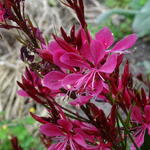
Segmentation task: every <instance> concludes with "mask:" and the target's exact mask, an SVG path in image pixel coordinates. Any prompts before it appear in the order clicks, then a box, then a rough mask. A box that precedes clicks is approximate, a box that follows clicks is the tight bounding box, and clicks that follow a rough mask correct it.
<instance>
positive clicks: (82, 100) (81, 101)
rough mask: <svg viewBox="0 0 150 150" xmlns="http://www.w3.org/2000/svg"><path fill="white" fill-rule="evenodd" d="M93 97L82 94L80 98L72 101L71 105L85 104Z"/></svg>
mask: <svg viewBox="0 0 150 150" xmlns="http://www.w3.org/2000/svg"><path fill="white" fill-rule="evenodd" d="M91 98H92V96H80V97H79V98H76V99H75V100H73V101H72V102H70V104H71V105H79V106H81V105H84V104H86V103H87V102H89V100H90V99H91Z"/></svg>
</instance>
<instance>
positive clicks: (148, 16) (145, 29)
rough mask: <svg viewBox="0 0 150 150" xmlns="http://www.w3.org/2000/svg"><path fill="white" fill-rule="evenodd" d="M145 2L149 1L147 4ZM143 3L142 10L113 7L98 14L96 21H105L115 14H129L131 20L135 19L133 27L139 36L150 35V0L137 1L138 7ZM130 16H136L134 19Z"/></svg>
mask: <svg viewBox="0 0 150 150" xmlns="http://www.w3.org/2000/svg"><path fill="white" fill-rule="evenodd" d="M132 2H133V1H132ZM135 2H136V1H135V0H134V3H135ZM145 2H147V3H146V4H145ZM134 3H133V4H134ZM130 4H131V3H130ZM133 4H132V5H133ZM144 4H145V5H144ZM142 5H144V6H143V7H142V8H141V10H128V9H112V10H110V11H107V12H105V13H103V14H101V15H100V16H98V17H97V19H96V22H98V23H104V21H105V20H106V19H108V18H109V17H110V16H112V15H114V14H119V15H124V16H127V18H128V19H131V22H132V21H133V23H132V29H133V31H134V32H136V33H137V34H138V36H139V37H142V36H145V35H148V34H150V11H149V8H150V0H149V1H146V0H140V2H138V3H137V6H138V7H139V6H142ZM137 6H136V7H137ZM130 16H135V18H134V19H133V18H132V17H130ZM121 24H122V23H121ZM126 25H128V23H126ZM126 27H127V28H126V29H127V30H129V28H130V27H131V26H126Z"/></svg>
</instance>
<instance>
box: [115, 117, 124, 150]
mask: <svg viewBox="0 0 150 150" xmlns="http://www.w3.org/2000/svg"><path fill="white" fill-rule="evenodd" d="M116 120H117V127H118V132H119V136H120V138H121V146H122V148H123V149H124V150H126V145H125V144H124V143H123V139H122V135H121V130H120V125H119V118H118V117H117V118H116Z"/></svg>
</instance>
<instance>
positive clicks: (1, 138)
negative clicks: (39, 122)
mask: <svg viewBox="0 0 150 150" xmlns="http://www.w3.org/2000/svg"><path fill="white" fill-rule="evenodd" d="M34 124H35V121H34V120H33V119H32V118H31V117H26V118H24V119H22V120H13V121H6V120H4V121H1V122H0V145H1V146H0V150H11V149H12V148H11V143H10V139H11V137H12V136H17V138H18V140H19V143H20V145H21V146H22V148H23V149H24V150H30V149H31V148H32V149H36V150H43V149H44V148H43V146H42V143H40V139H39V138H37V137H34V136H33V135H32V133H30V132H29V130H28V128H30V127H31V126H33V125H34Z"/></svg>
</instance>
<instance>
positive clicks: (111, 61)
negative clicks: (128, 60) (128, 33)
mask: <svg viewBox="0 0 150 150" xmlns="http://www.w3.org/2000/svg"><path fill="white" fill-rule="evenodd" d="M116 65H117V55H116V54H114V55H110V56H109V57H108V58H107V59H106V62H105V63H104V64H103V65H102V66H101V68H100V69H99V71H100V72H105V73H112V72H113V71H114V70H115V67H116Z"/></svg>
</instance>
